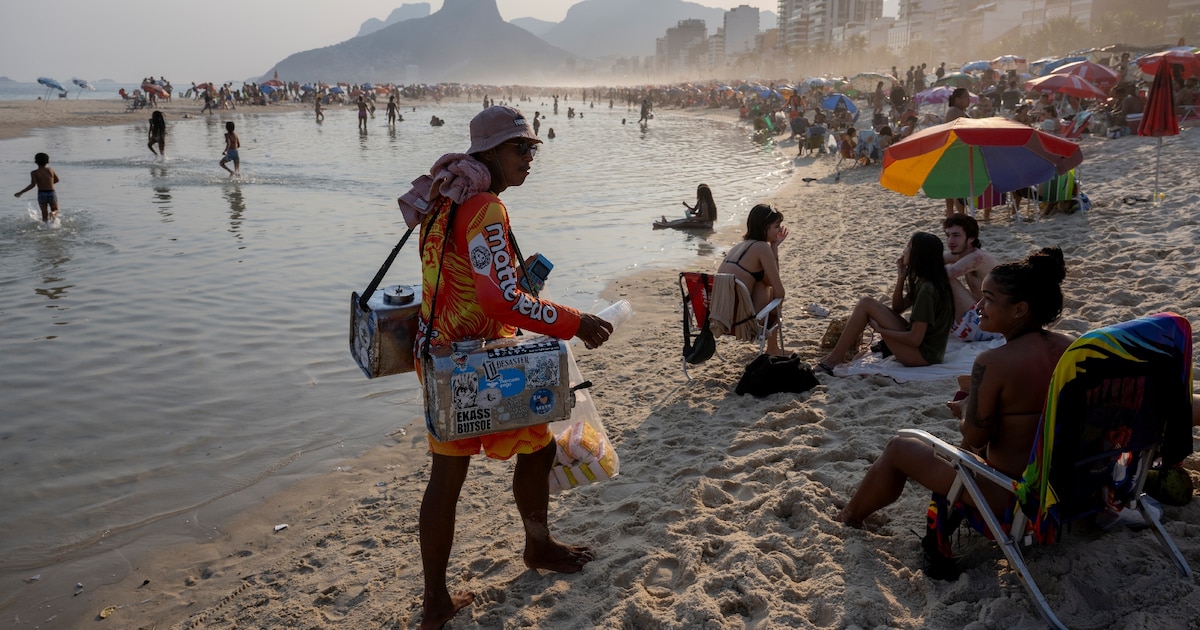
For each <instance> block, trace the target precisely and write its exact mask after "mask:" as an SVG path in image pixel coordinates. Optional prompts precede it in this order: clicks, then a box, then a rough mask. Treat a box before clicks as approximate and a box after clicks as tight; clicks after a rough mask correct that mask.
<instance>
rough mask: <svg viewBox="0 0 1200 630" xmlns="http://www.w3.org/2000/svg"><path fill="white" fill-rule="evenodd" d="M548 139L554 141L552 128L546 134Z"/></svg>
mask: <svg viewBox="0 0 1200 630" xmlns="http://www.w3.org/2000/svg"><path fill="white" fill-rule="evenodd" d="M546 137H547V138H549V139H551V140H553V139H554V127H551V128H550V130H549V131H547V132H546Z"/></svg>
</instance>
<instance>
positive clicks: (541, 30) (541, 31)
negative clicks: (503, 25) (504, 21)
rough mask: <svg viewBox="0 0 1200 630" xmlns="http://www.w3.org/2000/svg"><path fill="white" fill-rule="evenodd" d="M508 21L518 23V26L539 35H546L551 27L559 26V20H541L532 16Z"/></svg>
mask: <svg viewBox="0 0 1200 630" xmlns="http://www.w3.org/2000/svg"><path fill="white" fill-rule="evenodd" d="M508 23H509V24H516V25H517V26H520V27H521V28H523V29H525V30H527V31H529V32H530V33H533V34H534V35H537V36H538V37H541V36H542V35H545V34H546V33H548V32H549V31H550V29H552V28H554V27H555V26H558V22H547V21H546V20H539V19H537V18H531V17H523V18H517V19H515V20H509V21H508Z"/></svg>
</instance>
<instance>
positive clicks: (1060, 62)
mask: <svg viewBox="0 0 1200 630" xmlns="http://www.w3.org/2000/svg"><path fill="white" fill-rule="evenodd" d="M1087 60H1088V58H1087V57H1082V56H1074V57H1062V58H1059V59H1056V60H1054V61H1051V62H1048V63H1047V64H1046V65H1044V66H1042V76H1046V75H1047V74H1050V73H1051V72H1054V71H1055V70H1057V69H1059V68H1061V67H1063V66H1065V65H1067V64H1069V63H1075V62H1076V61H1087Z"/></svg>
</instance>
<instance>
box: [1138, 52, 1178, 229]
mask: <svg viewBox="0 0 1200 630" xmlns="http://www.w3.org/2000/svg"><path fill="white" fill-rule="evenodd" d="M1171 83H1172V80H1171V66H1170V64H1166V63H1159V64H1158V69H1157V71H1156V72H1155V73H1154V83H1153V84H1151V86H1150V96H1149V98H1147V99H1146V109H1145V111H1143V112H1142V122H1141V123H1140V124H1139V125H1138V130H1137V134H1138V135H1139V136H1149V137H1156V138H1158V149H1157V150H1156V151H1155V153H1154V204H1155V205H1158V204H1159V203H1160V202H1161V200H1162V195H1161V194H1159V192H1158V164H1159V159H1160V157H1161V156H1162V139H1163V136H1175V135H1179V121H1178V120H1177V119H1176V118H1175V92H1174V87H1173V86H1172V85H1171Z"/></svg>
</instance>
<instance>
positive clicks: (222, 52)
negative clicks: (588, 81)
mask: <svg viewBox="0 0 1200 630" xmlns="http://www.w3.org/2000/svg"><path fill="white" fill-rule="evenodd" d="M406 1H407V2H413V1H415V0H349V1H338V0H203V1H200V2H179V1H178V0H2V1H0V5H2V6H0V76H7V77H9V78H11V79H15V80H18V81H33V80H34V79H36V78H37V77H39V76H48V77H51V78H54V79H57V80H58V81H59V82H61V83H64V84H66V83H67V82H69V81H70V80H71V79H72V78H73V77H80V78H83V79H88V80H91V81H97V80H100V79H113V80H116V81H120V82H136V81H139V80H141V78H142V77H144V76H148V75H154V76H156V77H157V76H165V77H167V78H168V79H170V80H171V81H172V83H175V84H176V85H187V84H188V83H190V82H192V81H195V82H197V83H202V82H205V81H215V82H218V83H220V82H225V81H242V80H243V79H247V78H250V77H254V76H258V75H260V74H263V73H265V72H267V71H269V70H270V69H271V66H272V65H273V64H274V63H276V62H278V61H280V60H282V59H283V58H284V57H287V56H288V55H290V54H292V53H294V52H299V51H302V50H308V49H311V48H321V47H324V46H330V45H332V44H337V43H339V42H342V41H345V40H347V39H350V38H351V37H354V36H355V35H356V34H357V33H358V28H359V26H361V25H362V23H363V22H364V21H366V20H367V19H369V18H378V19H384V18H386V17H387V16H388V14H389V13H391V12H392V10H393V9H395V8H397V7H399V6H400V5H401V4H404V3H405V2H406ZM578 1H579V0H497V5H498V6H499V7H500V15H501V16H502V17H503V18H504V19H506V20H512V19H515V18H520V17H535V18H538V19H542V20H547V21H551V22H558V21H561V20H562V19H563V17H564V16H565V15H566V13H567V9H568V8H570V7H571V5H573V4H575V3H576V2H578ZM694 1H696V2H697V3H698V4H702V5H705V6H711V7H721V8H726V9H728V8H732V7H735V6H738V5H742V4H748V5H750V6H755V7H758V8H759V9H762V10H764V11H774V10H775V9H776V7H777V5H778V2H777V0H694ZM430 4H431V6H432V9H433V10H434V11H437V10H438V9H440V8H441V6H442V0H430ZM894 4H895V0H889V1H887V2H885V9H884V12H885V13H887V12H888V8H887V7H888V5H894ZM893 12H894V9H893ZM284 78H286V77H284Z"/></svg>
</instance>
